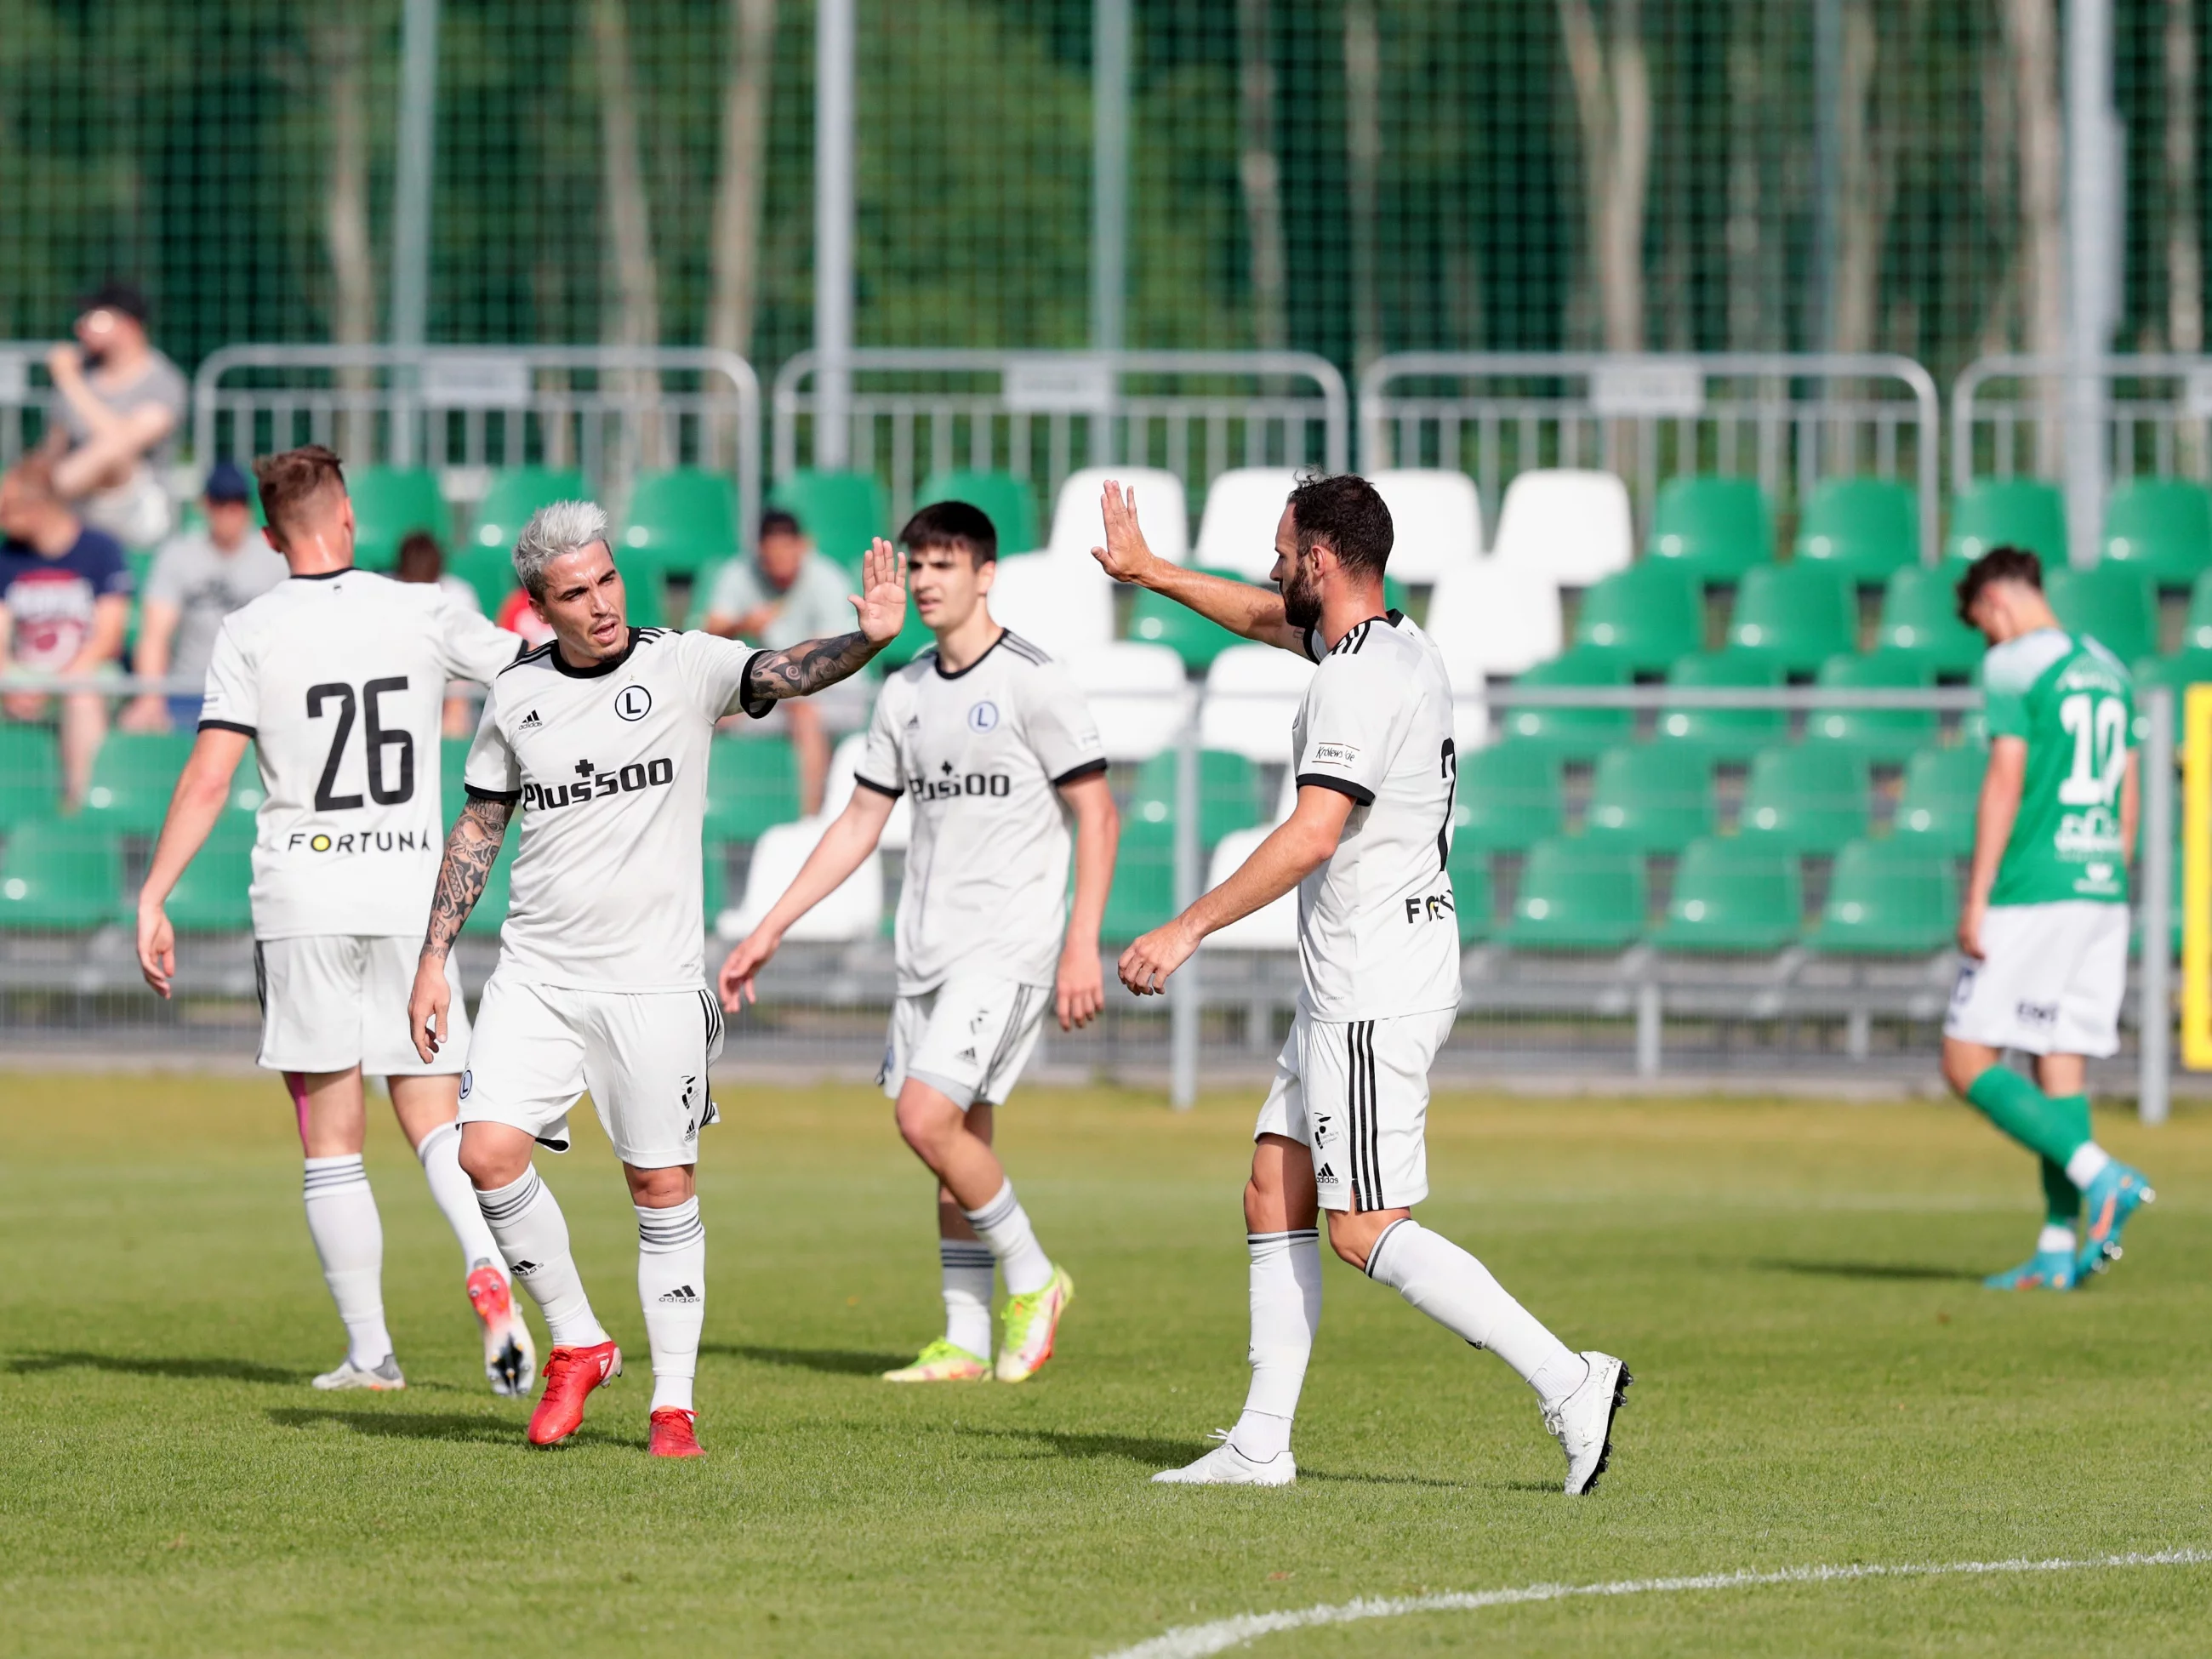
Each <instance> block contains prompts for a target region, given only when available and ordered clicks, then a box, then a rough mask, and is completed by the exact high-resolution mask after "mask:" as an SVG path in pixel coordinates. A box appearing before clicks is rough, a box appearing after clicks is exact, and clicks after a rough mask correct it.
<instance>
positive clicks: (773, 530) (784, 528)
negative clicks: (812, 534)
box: [757, 507, 806, 541]
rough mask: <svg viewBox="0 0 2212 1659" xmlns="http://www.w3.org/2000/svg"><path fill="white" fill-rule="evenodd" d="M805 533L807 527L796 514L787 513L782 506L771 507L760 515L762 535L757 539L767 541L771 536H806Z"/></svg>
mask: <svg viewBox="0 0 2212 1659" xmlns="http://www.w3.org/2000/svg"><path fill="white" fill-rule="evenodd" d="M805 533H806V531H805V527H804V526H802V525H800V523H799V517H798V515H797V514H796V513H787V512H785V511H784V510H783V509H782V508H781V507H770V508H769V510H768V511H767V512H765V513H762V514H761V516H760V535H759V536H758V538H757V539H758V540H760V541H766V540H767V539H768V538H769V537H771V536H804V535H805Z"/></svg>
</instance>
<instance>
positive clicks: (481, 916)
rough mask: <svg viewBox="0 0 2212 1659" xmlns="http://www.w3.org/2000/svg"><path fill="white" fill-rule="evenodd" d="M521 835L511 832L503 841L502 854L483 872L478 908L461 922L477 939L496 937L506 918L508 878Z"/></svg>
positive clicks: (463, 929) (462, 926)
mask: <svg viewBox="0 0 2212 1659" xmlns="http://www.w3.org/2000/svg"><path fill="white" fill-rule="evenodd" d="M521 839H522V837H521V836H520V835H517V834H513V833H512V832H510V833H509V834H508V836H507V839H506V840H504V841H502V842H501V843H500V847H499V856H498V857H497V858H495V859H494V860H492V862H491V868H490V869H489V870H487V871H486V872H484V884H483V892H482V893H480V894H478V895H477V902H476V908H473V909H471V911H470V912H469V915H468V920H467V921H464V922H463V923H462V924H461V932H463V933H466V934H468V935H470V936H471V937H472V938H476V939H485V938H492V937H496V936H497V934H498V933H499V930H500V926H501V923H503V922H504V921H506V920H507V878H508V877H509V876H511V875H512V874H513V870H514V849H515V847H516V845H517V844H518V843H519V842H520V841H521Z"/></svg>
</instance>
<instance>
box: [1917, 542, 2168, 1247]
mask: <svg viewBox="0 0 2212 1659" xmlns="http://www.w3.org/2000/svg"><path fill="white" fill-rule="evenodd" d="M1958 591H1959V614H1960V617H1964V618H1965V619H1966V622H1967V623H1970V624H1972V626H1973V627H1975V628H1977V629H1980V630H1981V632H1982V634H1983V635H1984V636H1985V637H1986V638H1987V639H1988V640H1989V641H1990V650H1989V654H1988V655H1987V656H1986V657H1984V659H1983V660H1982V690H1983V696H1984V699H1985V703H1984V708H1985V713H1986V716H1987V719H1988V722H1989V732H1990V762H1989V770H1988V771H1987V773H1985V774H1984V777H1983V780H1982V794H1981V802H1980V805H1979V806H1978V809H1977V811H1976V814H1975V822H1974V862H1973V872H1972V877H1971V878H1970V879H1969V881H1968V883H1967V888H1966V903H1965V905H1964V907H1963V908H1962V909H1961V910H1960V915H1959V949H1960V951H1962V952H1964V953H1965V956H1966V961H1965V963H1963V964H1962V965H1961V966H1960V969H1959V982H1958V985H1957V987H1956V988H1955V989H1954V991H1953V992H1952V994H1951V1011H1950V1014H1949V1017H1948V1018H1947V1019H1945V1021H1944V1023H1943V1076H1944V1079H1945V1080H1946V1081H1948V1083H1949V1084H1950V1085H1951V1086H1952V1087H1953V1088H1954V1089H1956V1090H1957V1091H1959V1092H1960V1094H1961V1095H1963V1096H1964V1097H1966V1099H1967V1101H1969V1102H1970V1103H1972V1104H1973V1105H1974V1106H1976V1107H1978V1108H1979V1109H1981V1110H1982V1111H1983V1112H1984V1113H1986V1114H1987V1115H1988V1116H1989V1119H1990V1121H1991V1122H1992V1123H1994V1124H1996V1126H1997V1127H1998V1128H2000V1129H2002V1130H2003V1131H2004V1133H2007V1134H2008V1135H2010V1136H2011V1137H2012V1138H2013V1139H2015V1140H2017V1141H2018V1142H2020V1143H2021V1146H2025V1147H2027V1149H2028V1150H2029V1151H2030V1152H2034V1153H2035V1154H2037V1156H2038V1157H2039V1158H2040V1159H2041V1160H2042V1165H2043V1191H2044V1198H2045V1206H2046V1207H2045V1220H2044V1225H2043V1231H2042V1232H2041V1234H2040V1235H2039V1237H2038V1238H2037V1240H2036V1247H2035V1254H2034V1255H2033V1256H2031V1257H2030V1258H2029V1259H2028V1260H2027V1261H2025V1262H2023V1263H2022V1264H2021V1266H2019V1267H2015V1268H2013V1269H2012V1270H2011V1271H2010V1272H2008V1273H1999V1274H1997V1275H1996V1276H1995V1277H1994V1278H1991V1279H1987V1280H1985V1281H1984V1282H1985V1283H1986V1284H1987V1285H1989V1286H1990V1289H1992V1290H2023V1291H2025V1290H2051V1291H2068V1290H2071V1289H2073V1288H2074V1287H2075V1285H2078V1284H2080V1283H2081V1280H2082V1279H2084V1278H2086V1277H2087V1275H2088V1274H2090V1273H2098V1272H2102V1271H2103V1270H2104V1268H2105V1267H2106V1265H2107V1264H2109V1263H2110V1262H2111V1261H2114V1260H2116V1259H2117V1258H2118V1255H2119V1254H2120V1230H2121V1229H2122V1228H2123V1227H2124V1225H2126V1223H2127V1219H2128V1218H2129V1217H2130V1215H2132V1214H2133V1213H2134V1212H2136V1210H2137V1209H2138V1208H2140V1207H2141V1206H2143V1205H2145V1204H2148V1203H2149V1202H2150V1200H2151V1199H2152V1197H2153V1196H2154V1194H2153V1193H2152V1191H2151V1188H2150V1183H2149V1182H2148V1181H2147V1180H2146V1179H2145V1178H2144V1176H2143V1174H2142V1171H2141V1170H2134V1169H2130V1167H2129V1166H2128V1165H2126V1164H2123V1163H2121V1162H2120V1161H2119V1160H2118V1158H2114V1157H2112V1155H2111V1154H2110V1153H2109V1152H2106V1151H2105V1149H2104V1148H2103V1147H2101V1146H2098V1145H2097V1142H2096V1139H2095V1137H2094V1136H2093V1133H2091V1127H2090V1121H2089V1096H2088V1092H2087V1089H2088V1060H2089V1058H2090V1057H2091V1056H2095V1057H2098V1058H2103V1057H2105V1056H2106V1055H2110V1054H2115V1053H2117V1052H2118V1049H2119V1046H2120V1036H2119V1017H2120V998H2121V995H2122V994H2123V993H2124V991H2125V990H2126V988H2127V979H2128V923H2129V915H2128V856H2129V854H2130V851H2131V850H2132V848H2133V847H2134V845H2135V836H2136V816H2137V813H2136V805H2137V800H2138V780H2137V776H2136V753H2135V750H2134V749H2133V747H2132V745H2131V743H2130V738H2131V735H2132V732H2133V727H2134V721H2135V696H2134V688H2133V686H2132V684H2130V680H2129V678H2128V671H2127V670H2126V669H2125V668H2124V666H2122V665H2121V663H2120V661H2119V659H2118V658H2116V657H2115V656H2113V655H2112V653H2111V652H2110V651H2107V650H2106V648H2105V647H2103V646H2101V645H2100V644H2098V643H2097V641H2095V640H2093V639H2091V638H2090V637H2088V636H2087V635H2075V634H2069V633H2068V632H2066V630H2065V629H2063V628H2061V627H2060V626H2059V623H2058V618H2057V617H2056V616H2054V615H2053V614H2052V613H2051V605H2050V603H2049V601H2048V600H2046V599H2045V598H2044V595H2043V567H2042V565H2041V563H2040V562H2039V561H2038V560H2037V558H2036V556H2035V555H2034V554H2033V553H2028V552H2024V551H2022V550H2021V549H2019V548H2016V547H2000V548H1995V549H1992V550H1990V552H1988V553H1985V554H1984V555H1983V556H1981V557H1980V558H1978V559H1977V560H1976V561H1975V562H1973V564H1972V565H1971V566H1970V567H1969V568H1967V571H1966V575H1965V576H1963V577H1962V578H1960V582H1959V590H1958ZM2007 1048H2016V1049H2019V1050H2020V1051H2021V1052H2022V1053H2024V1054H2030V1055H2033V1057H2034V1060H2035V1081H2034V1082H2033V1083H2031V1082H2030V1081H2028V1079H2027V1078H2025V1077H2022V1076H2021V1074H2020V1073H2017V1072H2015V1071H2013V1070H2011V1069H2010V1068H2009V1067H2008V1066H2005V1065H2004V1064H2003V1063H2002V1060H2003V1051H2004V1050H2005V1049H2007ZM2084 1209H2086V1210H2087V1217H2086V1218H2083V1217H2082V1214H2081V1212H2083V1210H2084ZM2077 1221H2078V1222H2081V1226H2080V1227H2079V1228H2078V1230H2077V1225H2076V1224H2077Z"/></svg>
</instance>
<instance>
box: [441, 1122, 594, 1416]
mask: <svg viewBox="0 0 2212 1659" xmlns="http://www.w3.org/2000/svg"><path fill="white" fill-rule="evenodd" d="M537 1145H538V1143H537V1142H536V1141H535V1140H534V1139H532V1138H531V1136H530V1135H529V1134H527V1133H525V1132H524V1131H523V1130H520V1129H518V1128H515V1127H513V1126H512V1125H511V1124H506V1123H490V1122H478V1123H465V1124H463V1125H462V1126H461V1154H460V1158H461V1168H462V1169H463V1170H466V1171H467V1172H468V1176H469V1179H470V1181H471V1182H472V1183H474V1185H475V1187H476V1191H477V1204H478V1205H479V1206H482V1208H483V1218H484V1220H485V1222H486V1223H487V1224H488V1225H489V1226H490V1228H491V1236H492V1237H493V1238H494V1239H495V1241H496V1242H497V1243H498V1245H499V1252H500V1258H501V1260H502V1261H505V1262H506V1264H507V1271H508V1272H509V1273H512V1274H513V1276H514V1278H515V1279H517V1280H518V1281H520V1284H521V1285H522V1286H523V1287H524V1288H525V1289H526V1290H527V1291H529V1292H530V1295H531V1298H532V1300H533V1301H535V1302H536V1303H537V1304H538V1311H539V1312H540V1313H542V1314H544V1316H545V1328H546V1332H547V1334H548V1335H549V1336H550V1338H551V1339H552V1349H551V1352H549V1353H548V1354H547V1355H546V1357H545V1391H544V1394H542V1395H539V1396H538V1409H537V1410H536V1411H535V1412H533V1413H531V1418H530V1441H531V1443H532V1445H537V1446H551V1445H557V1444H558V1443H560V1442H562V1441H563V1440H566V1439H567V1438H568V1437H569V1436H570V1435H572V1434H574V1432H575V1431H576V1430H577V1428H578V1427H579V1426H580V1425H581V1424H582V1423H583V1420H584V1402H585V1400H586V1398H587V1397H588V1396H589V1395H590V1394H591V1392H592V1389H597V1388H603V1387H605V1385H606V1384H607V1383H611V1382H612V1381H613V1380H614V1379H615V1378H616V1377H617V1376H621V1375H622V1350H621V1349H619V1348H617V1346H615V1343H614V1339H613V1338H611V1337H610V1336H609V1335H608V1334H607V1333H606V1330H605V1328H604V1327H602V1326H601V1325H600V1323H599V1320H598V1319H597V1318H596V1317H594V1316H593V1315H592V1303H591V1298H590V1297H587V1296H586V1295H585V1294H584V1281H583V1279H582V1278H581V1276H580V1275H579V1274H578V1273H577V1272H576V1260H575V1257H574V1255H572V1254H571V1253H570V1251H569V1248H568V1219H567V1218H566V1217H564V1216H563V1215H562V1213H561V1206H560V1205H559V1203H558V1202H556V1200H555V1199H554V1197H553V1191H552V1188H550V1187H548V1186H546V1184H545V1183H544V1182H543V1181H541V1180H540V1179H539V1178H538V1171H537V1170H536V1169H535V1168H534V1167H533V1166H532V1164H531V1161H530V1158H531V1154H532V1152H533V1151H534V1150H535V1149H536V1147H537Z"/></svg>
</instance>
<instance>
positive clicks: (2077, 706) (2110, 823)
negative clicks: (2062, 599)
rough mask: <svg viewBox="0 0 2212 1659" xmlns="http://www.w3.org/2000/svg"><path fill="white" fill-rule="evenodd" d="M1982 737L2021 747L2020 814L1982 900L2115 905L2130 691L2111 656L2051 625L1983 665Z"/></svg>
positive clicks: (2123, 888) (1998, 649)
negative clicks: (2015, 741) (1985, 724)
mask: <svg viewBox="0 0 2212 1659" xmlns="http://www.w3.org/2000/svg"><path fill="white" fill-rule="evenodd" d="M1982 693H1983V696H1984V700H1985V709H1986V713H1987V717H1988V720H1989V728H1990V737H1991V738H2021V740H2022V741H2024V742H2025V743H2026V744H2027V772H2026V774H2025V775H2024V776H2023V777H2022V779H2021V790H2020V815H2019V817H2015V819H2014V820H2013V825H2012V838H2011V839H2010V840H2009V841H2008V842H2006V843H2005V850H2004V858H2003V860H2002V861H2001V862H2000V863H1999V864H1998V866H1997V879H1996V887H1995V888H1994V889H1993V890H1991V891H1990V903H1991V904H1993V905H1998V904H2053V903H2057V902H2061V901H2063V900H2068V899H2087V900H2093V901H2095V902H2102V903H2106V904H2124V903H2126V902H2127V899H2128V861H2127V856H2126V851H2125V849H2124V848H2123V847H2122V846H2121V845H2120V785H2121V783H2122V782H2123V781H2124V780H2125V778H2126V777H2127V774H2128V750H2129V749H2130V746H2131V744H2132V737H2133V732H2134V730H2135V687H2134V684H2133V683H2132V682H2131V681H2130V679H2129V678H2128V671H2127V670H2126V668H2124V666H2122V665H2121V663H2120V660H2119V659H2118V658H2117V657H2115V656H2114V655H2113V654H2112V653H2111V652H2109V651H2107V650H2106V649H2105V647H2103V646H2101V645H2100V644H2098V643H2097V641H2094V640H2093V639H2090V638H2089V637H2087V635H2082V636H2081V637H2079V638H2077V637H2075V635H2070V634H2065V633H2062V632H2060V631H2059V630H2058V629H2055V628H2045V629H2038V630H2037V631H2036V632H2035V633H2033V634H2023V635H2021V637H2020V638H2018V639H2016V640H2008V641H2006V642H2005V643H2004V644H2002V645H2000V646H1995V647H1991V649H1990V653H1989V654H1988V655H1987V656H1986V657H1984V659H1982Z"/></svg>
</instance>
